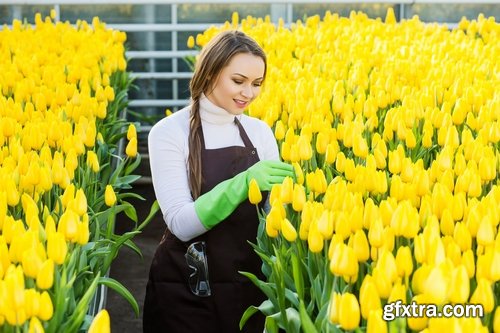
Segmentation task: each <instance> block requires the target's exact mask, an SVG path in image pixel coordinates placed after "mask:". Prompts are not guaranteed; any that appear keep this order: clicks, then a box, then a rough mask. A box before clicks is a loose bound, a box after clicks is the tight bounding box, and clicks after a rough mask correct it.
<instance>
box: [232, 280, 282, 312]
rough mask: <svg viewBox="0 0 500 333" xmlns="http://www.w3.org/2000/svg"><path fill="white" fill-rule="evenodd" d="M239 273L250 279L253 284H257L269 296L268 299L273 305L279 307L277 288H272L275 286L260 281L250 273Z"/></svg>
mask: <svg viewBox="0 0 500 333" xmlns="http://www.w3.org/2000/svg"><path fill="white" fill-rule="evenodd" d="M239 273H240V274H242V275H244V276H246V277H247V278H249V279H250V281H252V282H253V284H255V285H256V286H257V287H258V288H259V289H260V290H261V291H262V292H263V293H264V294H265V295H266V296H267V298H268V299H269V300H270V301H271V302H272V303H273V305H274V306H277V304H278V300H277V299H276V296H277V295H276V293H275V289H276V286H274V290H273V288H272V287H271V286H272V285H273V284H271V283H268V282H264V281H261V280H259V279H258V278H257V276H255V275H254V274H252V273H248V272H239Z"/></svg>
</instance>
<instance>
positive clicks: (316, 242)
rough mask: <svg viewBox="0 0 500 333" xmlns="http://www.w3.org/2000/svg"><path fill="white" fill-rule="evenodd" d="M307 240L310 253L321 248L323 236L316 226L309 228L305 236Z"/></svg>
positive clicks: (319, 250) (316, 251)
mask: <svg viewBox="0 0 500 333" xmlns="http://www.w3.org/2000/svg"><path fill="white" fill-rule="evenodd" d="M307 242H308V244H309V251H311V252H312V253H318V252H321V250H323V245H324V244H323V242H324V239H323V236H322V235H321V233H320V232H319V230H318V229H317V228H311V229H310V230H309V233H308V236H307Z"/></svg>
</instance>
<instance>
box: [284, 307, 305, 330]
mask: <svg viewBox="0 0 500 333" xmlns="http://www.w3.org/2000/svg"><path fill="white" fill-rule="evenodd" d="M286 317H287V319H288V325H287V327H289V328H291V329H292V332H290V333H294V332H297V333H299V332H300V322H301V318H300V315H299V312H298V311H297V310H296V309H295V308H287V309H286Z"/></svg>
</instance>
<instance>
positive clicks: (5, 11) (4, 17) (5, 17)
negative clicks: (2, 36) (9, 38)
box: [0, 5, 12, 29]
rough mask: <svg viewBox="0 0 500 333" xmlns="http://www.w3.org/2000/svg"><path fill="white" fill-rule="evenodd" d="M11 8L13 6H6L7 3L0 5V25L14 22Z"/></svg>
mask: <svg viewBox="0 0 500 333" xmlns="http://www.w3.org/2000/svg"><path fill="white" fill-rule="evenodd" d="M10 8H11V6H6V5H1V6H0V25H3V24H12V13H11V10H10ZM0 29H1V28H0Z"/></svg>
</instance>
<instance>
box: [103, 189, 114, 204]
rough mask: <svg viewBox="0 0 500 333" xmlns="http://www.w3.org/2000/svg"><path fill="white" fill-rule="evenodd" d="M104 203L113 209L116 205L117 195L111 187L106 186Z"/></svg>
mask: <svg viewBox="0 0 500 333" xmlns="http://www.w3.org/2000/svg"><path fill="white" fill-rule="evenodd" d="M104 202H105V203H106V206H108V207H111V206H113V205H114V204H115V203H116V194H115V191H114V190H113V187H112V186H111V185H106V190H105V191H104Z"/></svg>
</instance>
